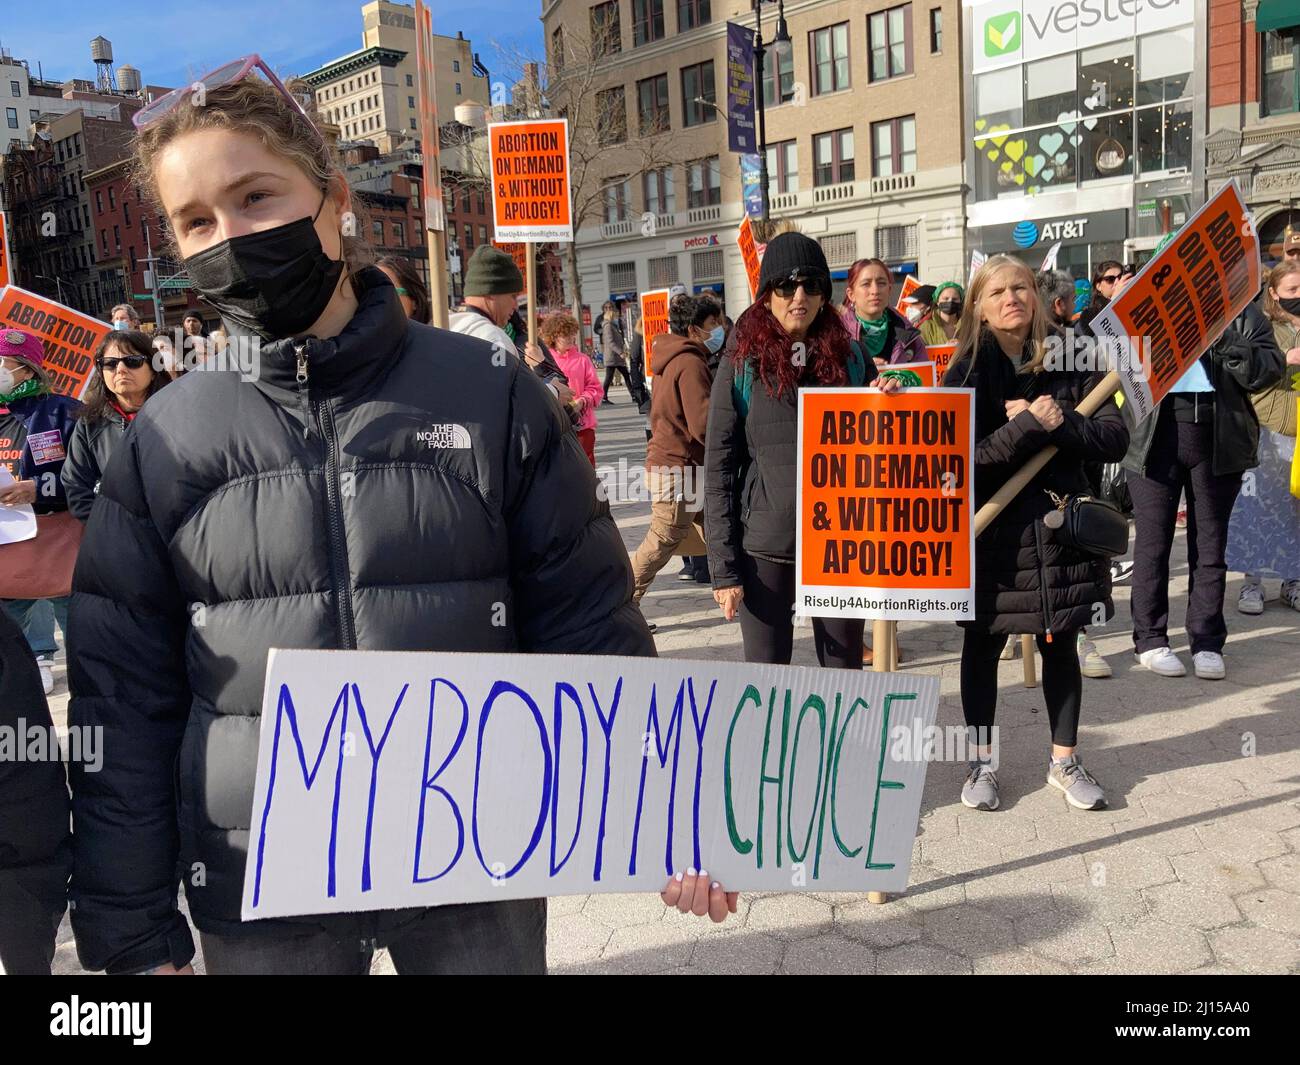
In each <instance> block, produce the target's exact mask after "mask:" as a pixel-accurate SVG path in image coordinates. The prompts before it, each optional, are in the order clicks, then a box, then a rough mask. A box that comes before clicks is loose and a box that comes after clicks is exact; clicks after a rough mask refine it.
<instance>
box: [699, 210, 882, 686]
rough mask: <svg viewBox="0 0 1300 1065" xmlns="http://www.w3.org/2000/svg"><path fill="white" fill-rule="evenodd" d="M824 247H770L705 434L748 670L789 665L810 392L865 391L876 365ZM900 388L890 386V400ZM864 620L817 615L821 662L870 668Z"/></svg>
mask: <svg viewBox="0 0 1300 1065" xmlns="http://www.w3.org/2000/svg"><path fill="white" fill-rule="evenodd" d="M830 298H831V275H830V270H829V268H828V267H827V265H826V257H825V255H823V254H822V250H821V246H820V245H819V244H818V243H817V242H816V241H815V240H812V239H810V238H809V237H806V236H804V235H803V234H802V233H782V234H780V235H778V236H777V237H775V238H774V239H773V240H772V241H771V242H769V244H768V246H767V251H766V253H765V254H764V256H763V265H762V272H761V273H760V275H759V291H758V297H757V298H756V299H755V300H754V303H753V304H752V305H751V306H750V308H749V309H748V310H747V311H745V313H744V314H742V315H741V316H740V318H739V319H738V320H737V322H736V329H735V334H734V337H733V344H732V346H731V348H730V351H731V357H730V358H727V357H725V356H724V358H723V359H722V361H721V362H720V363H719V364H718V372H717V375H716V376H715V377H714V379H713V390H712V393H711V394H710V399H709V423H708V428H707V430H706V434H705V441H706V442H705V458H704V465H705V474H704V485H705V505H704V515H705V517H704V522H705V531H706V533H707V540H708V547H709V571H710V573H711V574H712V576H713V598H714V599H715V600H716V601H717V603H718V606H719V607H721V608H722V613H723V615H724V616H725V617H726V619H727V620H728V621H730V620H732V619H733V618H735V617H736V616H737V615H739V616H740V632H741V638H742V639H743V640H744V644H745V661H746V662H774V663H778V664H788V663H789V661H790V655H791V653H792V651H793V648H794V627H793V614H792V610H793V607H794V598H795V572H794V542H795V492H796V486H797V482H798V468H797V461H796V456H797V452H798V448H797V442H796V441H797V427H798V404H797V402H796V397H797V395H798V392H799V390H800V389H801V388H815V387H818V386H821V387H833V386H844V385H863V384H867V383H868V382H870V381H872V380H874V379H875V377H876V375H877V370H876V365H875V363H874V362H873V360H872V357H871V355H870V354H868V352H867V351H866V350H864V348H863V347H862V346H861V345H860V344H859V343H858V341H856V340H854V339H853V338H852V337H850V336H849V333H848V330H847V329H846V328H845V325H844V322H843V320H842V319H841V317H840V315H839V314H838V313H837V312H836V310H835V308H834V307H833V306H831V303H830ZM897 388H898V384H897V382H896V381H893V380H890V381H887V382H885V383H884V384H883V385H882V386H881V391H888V392H893V391H896V390H897ZM862 631H863V622H862V621H860V620H854V619H849V618H813V640H814V643H815V646H816V648H817V661H818V662H820V663H821V664H822V665H823V666H835V667H839V668H843V669H861V668H862Z"/></svg>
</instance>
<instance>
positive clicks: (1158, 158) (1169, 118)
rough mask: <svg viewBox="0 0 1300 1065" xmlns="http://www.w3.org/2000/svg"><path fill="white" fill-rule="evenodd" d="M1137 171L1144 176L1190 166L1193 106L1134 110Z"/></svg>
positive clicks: (1181, 105)
mask: <svg viewBox="0 0 1300 1065" xmlns="http://www.w3.org/2000/svg"><path fill="white" fill-rule="evenodd" d="M1137 157H1138V171H1139V172H1140V173H1141V174H1142V176H1143V177H1152V176H1156V177H1158V176H1160V174H1161V173H1162V172H1165V171H1169V170H1187V169H1189V168H1190V167H1191V165H1192V105H1191V103H1190V101H1189V102H1187V103H1181V104H1166V105H1165V106H1163V107H1143V108H1141V109H1139V110H1138V112H1137Z"/></svg>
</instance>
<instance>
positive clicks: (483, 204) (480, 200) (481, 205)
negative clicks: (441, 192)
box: [417, 186, 487, 214]
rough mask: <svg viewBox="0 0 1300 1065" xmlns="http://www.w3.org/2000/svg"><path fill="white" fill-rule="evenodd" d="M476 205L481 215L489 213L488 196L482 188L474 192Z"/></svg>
mask: <svg viewBox="0 0 1300 1065" xmlns="http://www.w3.org/2000/svg"><path fill="white" fill-rule="evenodd" d="M417 198H418V196H417ZM474 204H475V206H476V207H477V208H478V213H479V214H483V213H484V212H486V211H487V195H486V194H485V193H484V191H483V188H482V187H481V186H480V187H479V188H478V189H476V190H475V192H474Z"/></svg>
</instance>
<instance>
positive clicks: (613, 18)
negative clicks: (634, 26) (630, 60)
mask: <svg viewBox="0 0 1300 1065" xmlns="http://www.w3.org/2000/svg"><path fill="white" fill-rule="evenodd" d="M622 50H623V28H622V26H621V25H620V23H619V18H618V0H606V2H605V3H603V4H597V5H596V6H595V7H593V8H592V9H591V54H592V57H593V58H595V59H603V58H604V57H605V56H607V55H616V54H617V53H619V52H621V51H622Z"/></svg>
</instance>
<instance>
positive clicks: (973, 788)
mask: <svg viewBox="0 0 1300 1065" xmlns="http://www.w3.org/2000/svg"><path fill="white" fill-rule="evenodd" d="M961 802H962V805H963V806H969V807H970V808H971V809H972V810H996V809H997V808H998V804H999V800H998V778H997V776H996V775H995V774H994V772H993V770H992V769H990V768H989V764H988V762H971V763H970V775H969V776H968V777H967V778H966V783H965V784H963V785H962V788H961Z"/></svg>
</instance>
